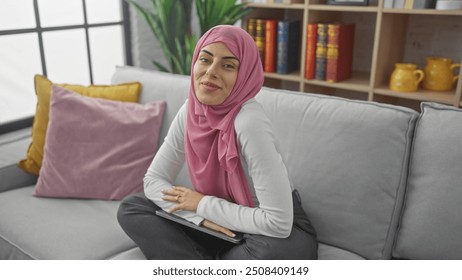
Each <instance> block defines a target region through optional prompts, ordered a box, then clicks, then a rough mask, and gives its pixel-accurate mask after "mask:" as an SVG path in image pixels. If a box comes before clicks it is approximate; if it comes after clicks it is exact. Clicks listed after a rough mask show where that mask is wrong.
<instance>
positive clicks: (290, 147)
mask: <svg viewBox="0 0 462 280" xmlns="http://www.w3.org/2000/svg"><path fill="white" fill-rule="evenodd" d="M257 100H258V101H259V102H260V103H262V105H263V107H264V109H265V110H266V112H267V115H268V117H269V118H270V120H271V121H272V123H273V128H274V131H275V136H276V138H278V140H279V141H280V151H281V153H282V156H283V158H284V161H285V162H286V165H287V168H288V172H289V176H290V177H291V180H292V184H293V186H294V187H295V188H296V189H298V190H299V192H300V194H301V196H302V205H303V208H304V210H305V211H306V213H307V215H308V216H309V218H310V219H311V221H312V223H313V225H314V227H315V229H316V231H317V233H318V239H319V241H320V242H322V243H325V244H329V245H331V246H335V247H338V248H342V249H344V250H347V251H351V252H353V253H356V254H358V255H360V256H362V257H364V258H367V259H388V258H390V257H391V249H392V244H393V238H394V234H395V229H396V226H397V222H398V215H399V211H400V207H401V205H402V200H403V195H404V189H405V183H406V176H407V164H408V158H409V150H410V145H411V139H412V133H413V128H414V123H415V120H416V119H417V115H418V114H417V112H415V111H413V110H410V109H406V108H402V107H397V106H391V105H386V104H378V103H372V102H363V101H355V100H346V99H340V98H335V97H329V96H322V95H312V94H304V93H298V92H290V91H284V90H275V89H269V88H264V89H263V90H262V91H261V92H260V94H259V95H258V96H257Z"/></svg>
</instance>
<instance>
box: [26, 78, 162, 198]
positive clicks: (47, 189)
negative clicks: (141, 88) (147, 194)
mask: <svg viewBox="0 0 462 280" xmlns="http://www.w3.org/2000/svg"><path fill="white" fill-rule="evenodd" d="M164 110H165V101H157V102H153V103H150V104H146V105H141V104H137V103H129V102H119V101H112V100H105V99H100V98H92V97H85V96H81V95H79V94H77V93H74V92H72V91H70V90H68V89H65V88H62V87H59V86H55V85H54V86H53V87H52V94H51V102H50V121H49V124H48V131H47V135H46V143H45V150H44V157H43V164H42V168H41V170H40V174H39V178H38V182H37V185H36V187H35V192H34V195H36V196H47V197H66V198H90V199H105V200H120V199H122V198H124V197H125V196H127V195H128V194H130V193H134V192H141V191H142V190H143V177H144V174H145V173H146V170H147V168H148V167H149V164H150V163H151V161H152V159H153V157H154V155H155V153H156V151H157V143H158V138H159V133H160V128H161V124H162V118H163V114H164Z"/></svg>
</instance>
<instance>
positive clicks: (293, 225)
mask: <svg viewBox="0 0 462 280" xmlns="http://www.w3.org/2000/svg"><path fill="white" fill-rule="evenodd" d="M192 64H193V65H192V67H193V71H192V74H191V86H190V92H189V97H188V100H187V101H186V103H185V104H184V105H183V107H182V108H181V109H180V110H179V112H178V114H177V116H176V118H175V120H174V121H173V123H172V125H171V127H170V129H169V132H168V135H167V137H166V138H165V142H164V144H163V145H162V146H161V147H160V149H159V151H158V152H157V154H156V156H155V158H154V160H153V162H152V164H151V166H150V167H149V169H148V171H147V173H146V176H145V178H144V186H145V191H144V194H137V195H134V196H130V197H128V198H126V199H125V200H124V201H123V202H122V203H121V206H120V209H119V213H118V219H119V223H120V224H121V226H122V228H123V229H124V230H125V232H126V233H127V234H128V235H129V236H130V238H132V239H133V240H134V241H135V243H136V244H137V245H138V246H139V247H140V249H141V251H142V252H143V253H144V255H145V256H146V257H147V258H148V259H216V258H218V259H315V258H316V257H317V242H316V237H315V236H316V234H315V231H314V229H313V227H312V226H311V224H310V222H309V220H308V218H307V217H306V215H305V213H304V212H303V210H302V208H301V205H300V201H299V198H298V194H297V193H296V191H295V192H293V190H292V187H291V185H290V182H289V177H288V174H287V170H286V167H285V165H284V163H283V161H282V157H281V155H280V154H279V152H278V149H277V146H276V139H275V138H274V136H273V133H272V128H271V124H270V122H269V120H268V118H267V116H266V115H265V113H264V111H263V108H262V107H261V106H260V104H258V103H257V102H256V101H255V99H254V97H255V95H256V94H257V93H258V92H259V91H260V89H261V87H262V84H263V80H264V77H263V69H262V64H261V61H260V59H259V55H258V50H257V47H256V45H255V42H254V41H253V39H252V37H250V35H249V34H247V32H246V31H244V30H242V29H241V28H239V27H235V26H217V27H214V28H212V29H210V30H209V31H208V32H207V33H205V34H204V35H203V36H202V37H201V38H200V40H199V42H198V43H197V45H196V49H195V51H194V56H193V63H192ZM184 163H186V164H187V167H188V171H189V175H190V179H191V184H192V185H191V186H186V187H185V186H173V182H174V181H175V177H176V176H177V174H178V173H179V171H180V169H181V167H182V166H183V164H184ZM160 209H163V210H165V211H168V212H171V213H175V214H176V215H178V216H181V217H183V218H185V219H187V220H189V221H191V222H193V223H195V224H198V225H201V226H203V227H208V228H211V229H214V230H216V231H220V232H222V233H224V234H226V235H229V236H234V231H238V232H243V233H244V239H243V241H242V243H240V244H237V245H236V244H233V243H230V242H227V241H224V240H222V239H218V238H216V237H213V236H210V235H208V234H205V233H202V232H200V231H197V230H194V229H190V228H188V227H185V226H182V225H180V224H177V223H174V222H171V221H169V220H166V219H164V218H161V217H159V216H156V214H155V211H156V210H160Z"/></svg>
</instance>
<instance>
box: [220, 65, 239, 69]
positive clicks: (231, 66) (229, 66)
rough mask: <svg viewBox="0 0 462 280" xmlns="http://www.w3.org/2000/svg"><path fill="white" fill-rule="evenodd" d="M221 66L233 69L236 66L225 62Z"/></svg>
mask: <svg viewBox="0 0 462 280" xmlns="http://www.w3.org/2000/svg"><path fill="white" fill-rule="evenodd" d="M223 67H224V68H225V69H234V68H236V67H234V65H232V64H225V65H223Z"/></svg>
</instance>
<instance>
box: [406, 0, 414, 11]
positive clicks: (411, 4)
mask: <svg viewBox="0 0 462 280" xmlns="http://www.w3.org/2000/svg"><path fill="white" fill-rule="evenodd" d="M412 7H414V0H406V2H405V3H404V8H405V9H412Z"/></svg>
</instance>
